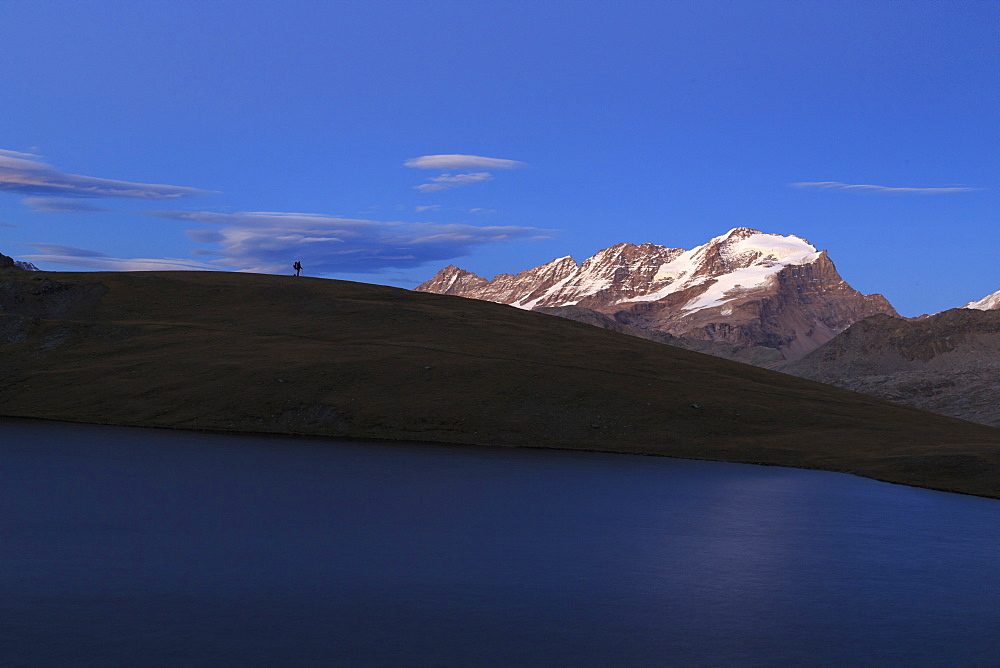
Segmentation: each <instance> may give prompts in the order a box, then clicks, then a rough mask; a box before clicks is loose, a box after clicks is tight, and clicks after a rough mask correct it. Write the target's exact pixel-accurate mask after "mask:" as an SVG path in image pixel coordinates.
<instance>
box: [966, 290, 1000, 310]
mask: <svg viewBox="0 0 1000 668" xmlns="http://www.w3.org/2000/svg"><path fill="white" fill-rule="evenodd" d="M962 308H971V309H976V310H977V311H996V310H1000V290H997V291H996V292H994V293H993V294H991V295H986V296H985V297H983V298H982V299H980V300H979V301H977V302H969V303H968V304H966V305H965V306H963V307H962Z"/></svg>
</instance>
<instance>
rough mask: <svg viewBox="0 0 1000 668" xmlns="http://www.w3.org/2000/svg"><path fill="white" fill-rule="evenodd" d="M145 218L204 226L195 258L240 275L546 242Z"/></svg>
mask: <svg viewBox="0 0 1000 668" xmlns="http://www.w3.org/2000/svg"><path fill="white" fill-rule="evenodd" d="M148 214H149V215H152V216H157V217H160V218H167V219H171V220H182V221H191V222H197V223H202V224H205V225H211V226H213V227H214V228H216V229H197V230H188V231H187V232H186V234H187V235H188V237H189V238H191V239H192V240H194V241H196V242H199V243H203V244H209V245H212V246H214V248H211V249H210V248H201V249H198V250H196V251H195V253H196V254H198V255H202V256H209V255H214V256H218V257H219V259H216V260H211V262H212V264H215V265H219V266H224V267H228V268H232V269H238V270H241V271H252V272H260V273H284V272H287V271H289V270H290V269H289V268H290V267H291V263H292V262H294V261H295V260H298V261H300V262H302V264H303V265H304V266H305V267H306V271H307V273H311V274H314V275H315V274H336V273H369V274H370V273H379V272H382V271H384V270H386V269H391V268H397V269H403V268H409V267H417V266H420V265H422V264H424V263H427V262H434V261H441V260H449V259H452V258H456V257H460V256H462V255H467V254H468V253H470V252H471V251H472V250H473V249H474V248H475V247H477V246H481V245H484V244H493V243H503V242H507V241H514V240H520V239H540V238H549V237H550V236H551V235H552V233H553V231H552V230H543V229H539V228H534V227H514V226H492V227H478V226H475V225H464V224H443V223H408V222H399V221H377V220H366V219H354V218H339V217H333V216H325V215H320V214H309V213H283V212H248V213H211V212H185V211H150V212H148Z"/></svg>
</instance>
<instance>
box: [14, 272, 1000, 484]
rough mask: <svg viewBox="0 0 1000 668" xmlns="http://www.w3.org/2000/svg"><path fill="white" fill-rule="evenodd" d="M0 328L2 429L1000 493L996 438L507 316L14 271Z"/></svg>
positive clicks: (771, 376) (370, 293)
mask: <svg viewBox="0 0 1000 668" xmlns="http://www.w3.org/2000/svg"><path fill="white" fill-rule="evenodd" d="M0 314H2V315H0V346H2V352H3V355H2V357H0V360H2V361H0V414H3V415H9V416H26V417H39V418H52V419H62V420H78V421H88V422H102V423H113V424H130V425H153V426H159V427H177V428H188V429H218V430H247V431H261V432H286V433H302V434H317V435H328V436H335V437H343V438H372V439H403V440H425V441H440V442H453V443H483V444H503V445H521V446H548V447H559V448H579V449H593V450H606V451H616V452H632V453H642V454H660V455H673V456H680V457H698V458H706V459H720V460H729V461H745V462H760V463H769V464H780V465H787V466H801V467H810V468H825V469H831V470H838V471H851V472H855V473H859V474H862V475H867V476H870V477H875V478H879V479H884V480H891V481H895V482H902V483H908V484H915V485H923V486H931V487H936V488H940V489H949V490H955V491H963V492H970V493H976V494H984V495H990V496H1000V430H997V429H994V428H989V427H984V426H980V425H975V424H971V423H968V422H964V421H960V420H955V419H951V418H946V417H941V416H938V415H933V414H930V413H925V412H921V411H918V410H915V409H911V408H906V407H902V406H897V405H894V404H890V403H887V402H884V401H881V400H878V399H875V398H872V397H868V396H864V395H861V394H856V393H853V392H849V391H846V390H842V389H838V388H834V387H829V386H826V385H822V384H819V383H815V382H812V381H809V380H804V379H800V378H794V377H790V376H787V375H783V374H778V373H775V372H772V371H768V370H766V369H761V368H756V367H752V366H747V365H743V364H739V363H736V362H731V361H729V360H724V359H719V358H716V357H710V356H707V355H703V354H700V353H696V352H692V351H687V350H682V349H679V348H674V347H670V346H664V345H661V344H658V343H654V342H651V341H645V340H642V339H639V338H635V337H629V336H624V335H621V334H617V333H615V332H611V331H607V330H602V329H598V328H596V327H591V326H589V325H585V324H580V323H576V322H572V321H569V320H565V319H562V318H553V317H551V316H547V315H543V314H540V313H532V312H527V311H523V310H518V309H516V308H512V307H509V306H504V305H501V304H495V303H490V302H484V301H477V300H470V299H463V298H459V297H449V296H443V295H436V294H423V293H416V292H410V291H406V290H399V289H394V288H387V287H382V286H374V285H366V284H360V283H347V282H342V281H333V280H322V279H309V278H295V277H282V276H265V275H252V274H234V273H207V272H206V273H202V272H176V273H175V272H162V273H160V272H149V273H113V274H110V273H45V272H42V273H34V272H30V273H29V272H16V271H14V270H8V271H7V272H6V273H4V274H2V275H0Z"/></svg>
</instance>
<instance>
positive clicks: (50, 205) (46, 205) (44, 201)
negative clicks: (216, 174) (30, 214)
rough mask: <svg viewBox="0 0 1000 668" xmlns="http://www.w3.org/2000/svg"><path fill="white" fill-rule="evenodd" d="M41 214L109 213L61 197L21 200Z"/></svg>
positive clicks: (105, 209)
mask: <svg viewBox="0 0 1000 668" xmlns="http://www.w3.org/2000/svg"><path fill="white" fill-rule="evenodd" d="M21 201H22V202H23V203H24V204H26V205H28V206H29V207H31V210H32V211H37V212H39V213H97V212H99V211H108V209H107V208H105V207H103V206H97V205H96V204H91V203H90V202H87V201H81V200H79V199H62V198H61V197H28V198H25V199H23V200H21Z"/></svg>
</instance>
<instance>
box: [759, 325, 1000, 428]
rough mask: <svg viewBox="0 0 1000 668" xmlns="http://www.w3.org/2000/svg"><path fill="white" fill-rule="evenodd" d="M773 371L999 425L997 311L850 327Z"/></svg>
mask: <svg viewBox="0 0 1000 668" xmlns="http://www.w3.org/2000/svg"><path fill="white" fill-rule="evenodd" d="M775 368H777V369H778V370H780V371H783V372H785V373H790V374H793V375H796V376H800V377H803V378H809V379H812V380H818V381H820V382H824V383H829V384H832V385H838V386H840V387H844V388H847V389H850V390H856V391H858V392H864V393H866V394H871V395H874V396H877V397H881V398H883V399H888V400H890V401H897V402H900V403H904V404H908V405H910V406H914V407H916V408H921V409H924V410H929V411H934V412H935V413H941V414H944V415H950V416H952V417H958V418H962V419H965V420H970V421H973V422H979V423H982V424H988V425H993V426H1000V310H977V309H969V308H958V309H951V310H949V311H943V312H941V313H938V314H936V315H932V316H928V317H925V318H920V319H911V320H904V319H900V318H891V317H888V316H885V315H878V316H873V317H870V318H867V319H865V320H862V321H860V322H857V323H855V324H854V325H852V326H851V327H850V328H848V329H847V330H846V331H844V332H842V333H841V334H839V335H838V336H837V337H835V338H834V339H832V340H831V341H829V342H828V343H826V344H824V345H823V346H821V347H820V348H818V349H816V350H814V351H812V352H811V353H809V354H808V355H806V356H804V357H802V358H800V359H798V360H794V361H791V362H785V363H783V364H781V365H778V366H776V367H775Z"/></svg>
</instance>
